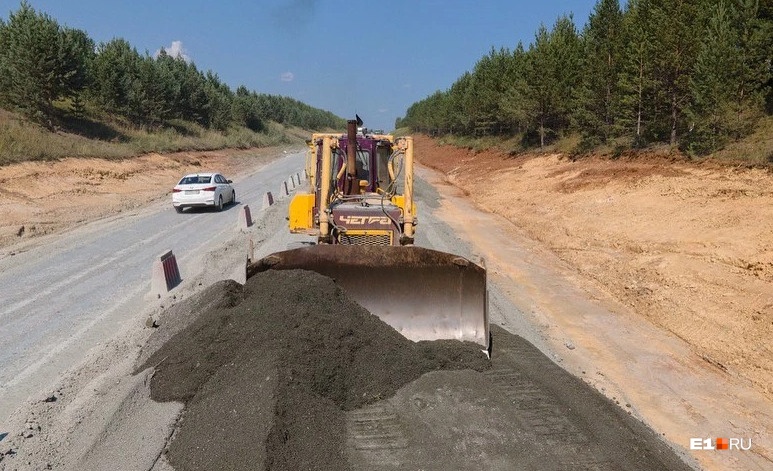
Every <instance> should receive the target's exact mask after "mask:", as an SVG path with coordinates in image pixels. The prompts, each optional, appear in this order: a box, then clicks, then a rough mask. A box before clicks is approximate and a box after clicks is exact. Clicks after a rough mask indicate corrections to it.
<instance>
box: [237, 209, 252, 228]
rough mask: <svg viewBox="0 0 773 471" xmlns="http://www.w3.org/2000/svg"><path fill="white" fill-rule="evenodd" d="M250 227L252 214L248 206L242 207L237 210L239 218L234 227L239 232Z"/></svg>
mask: <svg viewBox="0 0 773 471" xmlns="http://www.w3.org/2000/svg"><path fill="white" fill-rule="evenodd" d="M250 226H252V213H251V212H250V207H249V206H248V205H246V204H245V205H242V207H241V208H240V209H239V218H238V219H237V221H236V227H237V228H239V230H246V229H248V228H249V227H250Z"/></svg>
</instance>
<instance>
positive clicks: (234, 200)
mask: <svg viewBox="0 0 773 471" xmlns="http://www.w3.org/2000/svg"><path fill="white" fill-rule="evenodd" d="M231 204H236V192H235V191H232V192H231Z"/></svg>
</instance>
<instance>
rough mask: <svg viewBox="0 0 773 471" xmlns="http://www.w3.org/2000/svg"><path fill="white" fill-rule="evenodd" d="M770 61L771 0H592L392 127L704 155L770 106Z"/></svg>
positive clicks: (749, 127)
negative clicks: (581, 19)
mask: <svg viewBox="0 0 773 471" xmlns="http://www.w3.org/2000/svg"><path fill="white" fill-rule="evenodd" d="M772 57H773V2H771V1H769V0H761V1H760V0H629V1H628V3H627V4H626V5H625V7H624V8H623V7H621V5H620V3H619V2H618V0H599V2H598V3H597V4H596V5H595V8H594V10H593V11H592V13H591V15H590V17H589V19H588V22H587V23H586V25H585V26H584V28H583V29H582V30H581V31H578V29H577V27H576V26H575V24H574V22H573V18H572V17H571V16H561V17H559V18H558V19H557V20H556V22H555V24H554V25H553V26H552V28H550V29H549V28H547V27H545V26H541V27H540V28H539V30H538V31H537V32H536V34H535V38H534V41H533V42H532V43H531V44H529V46H528V48H525V47H524V46H523V44H521V43H519V44H518V45H517V46H516V47H515V49H513V50H510V49H504V48H503V49H499V50H496V49H493V48H492V50H491V51H490V52H489V54H488V55H486V56H484V57H482V58H481V59H480V60H479V61H478V62H477V63H476V65H475V67H474V69H473V70H472V71H471V72H467V73H465V74H463V75H462V76H461V77H460V78H459V79H458V80H457V81H456V82H455V83H454V84H453V85H451V87H450V88H449V89H447V90H445V91H438V92H436V93H434V94H433V95H431V96H429V97H427V98H425V99H424V100H421V101H419V102H417V103H414V104H413V105H412V106H411V107H410V108H409V109H408V110H407V112H406V115H405V117H404V118H402V119H400V118H398V120H397V122H396V127H409V128H411V129H412V130H413V131H420V132H428V133H431V134H435V135H445V134H458V135H464V136H485V135H500V136H520V137H521V138H522V142H523V145H524V146H526V147H530V146H540V147H543V146H545V145H547V144H549V143H551V142H552V141H554V140H556V139H559V138H561V137H562V136H566V135H569V134H579V135H580V136H582V139H581V145H580V149H592V148H594V147H596V146H598V145H605V144H613V145H614V146H618V147H619V146H623V147H642V146H647V145H651V144H656V143H668V144H670V145H672V146H680V147H681V148H682V149H683V150H686V151H688V152H691V153H693V154H696V155H703V154H707V153H710V152H713V151H715V150H717V149H720V148H722V147H723V146H724V145H726V144H727V143H728V142H731V141H733V140H737V139H740V138H742V137H744V136H745V135H748V134H749V133H750V132H752V131H753V130H754V129H755V126H756V125H757V123H758V122H759V120H760V118H762V117H763V116H765V115H770V114H772V113H773V91H772V88H773V80H772V77H773V75H772V70H771V68H772V65H771V61H772Z"/></svg>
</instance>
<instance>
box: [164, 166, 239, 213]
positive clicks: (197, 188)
mask: <svg viewBox="0 0 773 471" xmlns="http://www.w3.org/2000/svg"><path fill="white" fill-rule="evenodd" d="M231 183H232V181H231V180H226V178H225V177H224V176H223V175H221V174H219V173H210V172H207V173H192V174H190V175H186V176H184V177H182V179H180V182H179V183H178V184H177V185H175V187H174V188H173V189H172V205H173V206H174V209H175V210H177V212H178V213H181V212H183V209H185V208H193V207H214V208H217V210H218V211H222V210H223V205H224V204H228V203H235V202H236V191H234V189H233V187H232V186H231Z"/></svg>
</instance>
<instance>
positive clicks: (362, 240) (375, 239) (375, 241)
mask: <svg viewBox="0 0 773 471" xmlns="http://www.w3.org/2000/svg"><path fill="white" fill-rule="evenodd" d="M338 243H339V244H342V245H392V236H391V234H389V233H385V234H351V233H347V234H339V235H338Z"/></svg>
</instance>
